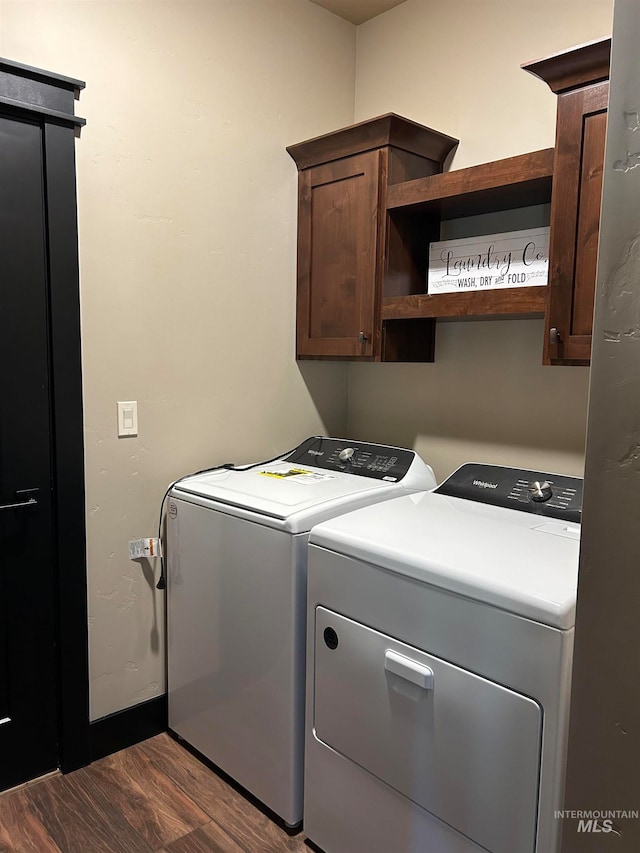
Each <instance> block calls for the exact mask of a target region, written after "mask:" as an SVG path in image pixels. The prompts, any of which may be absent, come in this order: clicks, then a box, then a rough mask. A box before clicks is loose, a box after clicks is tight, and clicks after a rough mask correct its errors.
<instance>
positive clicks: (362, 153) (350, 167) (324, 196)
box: [287, 114, 457, 361]
mask: <svg viewBox="0 0 640 853" xmlns="http://www.w3.org/2000/svg"><path fill="white" fill-rule="evenodd" d="M456 144H457V140H456V139H453V138H451V137H449V136H446V135H444V134H441V133H438V132H437V131H434V130H431V129H429V128H427V127H423V126H422V125H419V124H416V123H415V122H412V121H408V120H407V119H404V118H401V117H400V116H397V115H394V114H388V115H385V116H380V117H378V118H375V119H371V120H370V121H366V122H362V123H360V124H357V125H352V126H351V127H347V128H344V129H342V130H339V131H336V132H335V133H330V134H326V135H325V136H321V137H317V138H315V139H312V140H309V141H307V142H302V143H300V144H298V145H292V146H290V147H289V148H287V151H288V152H289V154H290V155H291V157H292V158H293V159H294V161H295V163H296V165H297V167H298V170H299V196H298V200H299V205H298V302H297V346H296V351H297V357H298V358H339V359H357V360H362V361H432V360H433V348H434V329H433V321H432V320H427V319H422V320H421V321H419V322H415V321H414V322H410V323H403V324H398V323H395V322H393V321H392V322H389V323H388V324H386V323H385V322H384V321H383V320H382V317H381V309H380V305H381V297H382V289H383V282H384V279H385V271H386V250H385V247H386V244H387V233H386V202H387V190H388V187H389V186H390V185H392V184H394V183H398V182H401V181H406V180H409V179H412V178H417V177H424V176H426V175H433V174H435V173H437V172H441V171H442V165H443V162H444V160H445V158H446V157H447V155H448V153H449V152H450V151H451V150H452V148H453V147H454V146H455V145H456Z"/></svg>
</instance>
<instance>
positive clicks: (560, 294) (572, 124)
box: [544, 82, 609, 364]
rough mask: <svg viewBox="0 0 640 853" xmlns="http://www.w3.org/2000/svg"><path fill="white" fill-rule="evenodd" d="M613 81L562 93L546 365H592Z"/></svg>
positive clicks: (552, 207) (559, 105)
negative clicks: (600, 235)
mask: <svg viewBox="0 0 640 853" xmlns="http://www.w3.org/2000/svg"><path fill="white" fill-rule="evenodd" d="M608 95H609V84H608V82H604V83H598V84H596V85H593V86H587V87H585V88H584V89H578V90H576V91H573V92H567V93H566V94H562V95H560V96H559V100H558V127H557V137H556V158H555V167H554V177H553V199H552V204H551V243H550V249H549V254H550V258H551V266H550V272H549V305H548V309H547V317H546V329H545V349H544V363H545V364H589V359H590V357H591V329H592V324H593V302H594V297H595V286H596V266H597V260H598V232H599V226H600V200H601V196H602V171H603V164H604V145H605V134H606V127H607V102H608Z"/></svg>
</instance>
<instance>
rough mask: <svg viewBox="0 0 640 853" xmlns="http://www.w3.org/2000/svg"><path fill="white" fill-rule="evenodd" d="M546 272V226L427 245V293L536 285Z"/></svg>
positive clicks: (541, 283)
mask: <svg viewBox="0 0 640 853" xmlns="http://www.w3.org/2000/svg"><path fill="white" fill-rule="evenodd" d="M548 273H549V228H548V226H547V227H545V228H528V229H526V230H524V231H508V232H506V233H504V234H492V235H490V236H486V235H484V236H482V237H469V238H465V239H462V240H442V241H440V242H436V243H431V245H430V246H429V269H428V271H427V293H429V294H436V293H463V292H464V291H468V290H502V289H504V288H508V287H540V286H543V285H545V284H546V283H547V277H548Z"/></svg>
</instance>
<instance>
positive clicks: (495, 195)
mask: <svg viewBox="0 0 640 853" xmlns="http://www.w3.org/2000/svg"><path fill="white" fill-rule="evenodd" d="M553 156H554V149H553V148H545V149H543V150H541V151H533V152H531V153H529V154H520V155H518V156H516V157H507V158H506V159H505V160H496V161H494V162H492V163H483V164H482V165H480V166H471V167H469V168H467V169H457V170H454V171H453V172H443V173H441V174H439V175H432V176H430V177H428V178H416V179H415V180H412V181H405V182H404V183H400V184H393V185H391V186H389V189H388V191H387V211H389V212H390V213H393V211H394V210H423V211H425V212H426V211H428V212H433V213H438V214H439V215H440V218H441V219H446V218H449V217H450V218H457V217H460V216H471V215H474V214H479V213H490V212H493V211H495V210H505V209H508V208H512V207H528V206H529V205H534V204H545V203H548V202H550V200H551V183H552V179H553Z"/></svg>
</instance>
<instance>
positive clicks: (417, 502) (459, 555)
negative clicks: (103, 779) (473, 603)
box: [310, 492, 580, 629]
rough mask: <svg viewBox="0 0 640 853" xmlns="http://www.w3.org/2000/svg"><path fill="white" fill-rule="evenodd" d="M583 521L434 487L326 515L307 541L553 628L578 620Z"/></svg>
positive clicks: (572, 623) (569, 624)
mask: <svg viewBox="0 0 640 853" xmlns="http://www.w3.org/2000/svg"><path fill="white" fill-rule="evenodd" d="M579 539H580V525H578V524H572V523H566V522H561V521H550V520H548V519H545V518H541V517H536V516H531V515H528V514H526V513H522V512H518V511H517V510H511V509H504V508H503V507H495V506H487V505H484V504H480V503H475V502H472V501H468V500H464V499H462V498H454V497H448V496H445V495H441V494H436V493H434V492H425V493H418V494H413V495H406V496H402V497H397V498H393V499H391V500H388V501H385V502H384V503H382V504H379V505H376V506H371V507H367V508H365V509H359V510H356V511H355V512H350V513H348V514H347V515H343V516H341V517H339V518H335V519H333V520H331V521H327V522H325V523H323V524H321V525H319V526H317V527H315V528H314V529H313V530H312V531H311V535H310V542H311V543H313V544H315V545H320V546H322V547H324V548H328V549H330V550H332V551H336V552H337V553H340V554H345V555H347V556H349V557H355V558H357V559H359V560H363V561H365V562H368V563H372V564H374V565H376V566H380V567H381V568H384V569H388V570H390V571H394V572H398V573H400V574H402V575H405V576H408V577H412V578H415V579H416V580H418V581H421V582H424V583H429V584H432V585H434V586H437V587H441V588H444V589H447V590H450V591H451V592H454V593H457V594H459V595H464V596H465V597H467V598H472V599H475V600H478V601H482V602H485V603H486V604H490V605H494V606H496V607H500V608H502V609H503V610H508V611H510V612H512V613H516V614H518V615H520V616H525V617H527V618H528V619H534V620H535V621H537V622H542V623H543V624H546V625H551V626H554V627H556V628H561V629H568V628H571V627H572V626H573V625H574V623H575V601H576V586H577V579H578V552H579V546H580V542H579Z"/></svg>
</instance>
